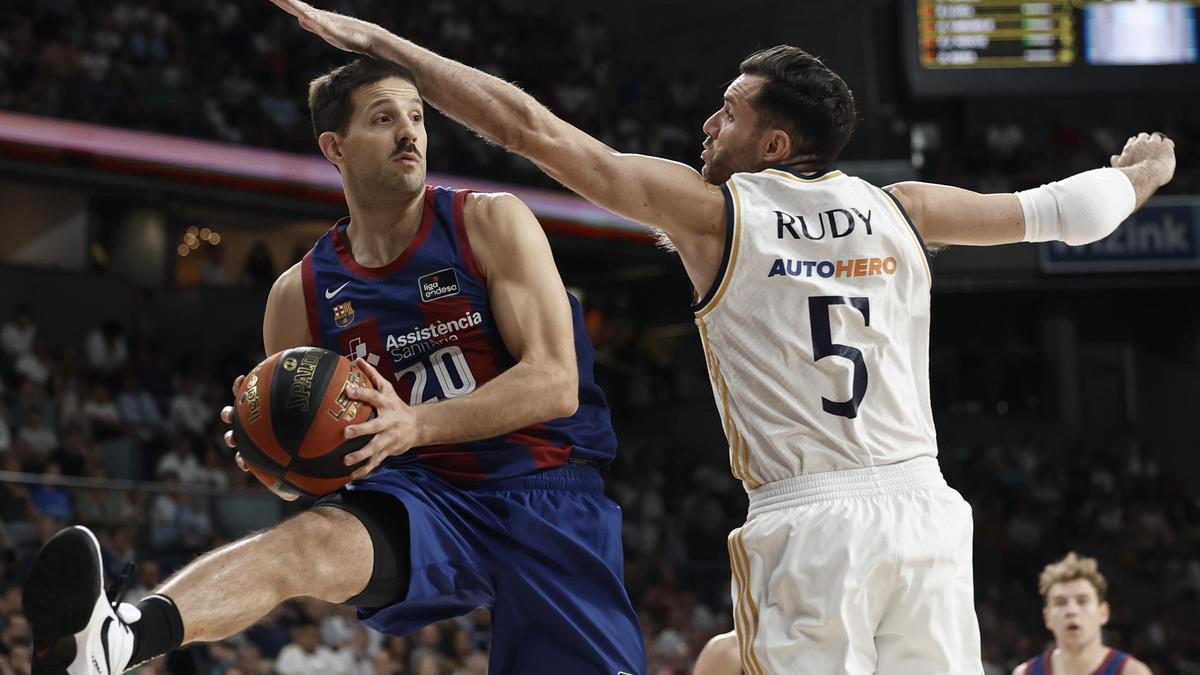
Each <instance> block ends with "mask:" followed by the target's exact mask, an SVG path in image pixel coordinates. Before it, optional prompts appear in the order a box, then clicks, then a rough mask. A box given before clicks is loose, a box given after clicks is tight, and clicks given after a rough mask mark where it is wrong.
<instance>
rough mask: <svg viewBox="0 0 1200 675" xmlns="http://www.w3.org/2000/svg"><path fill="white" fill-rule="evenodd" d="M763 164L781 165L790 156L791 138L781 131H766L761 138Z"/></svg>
mask: <svg viewBox="0 0 1200 675" xmlns="http://www.w3.org/2000/svg"><path fill="white" fill-rule="evenodd" d="M762 148H763V162H764V163H766V164H772V165H774V164H783V163H784V162H785V161H786V160H787V159H788V158H790V157H791V156H792V137H791V136H788V134H787V132H786V131H784V130H783V129H768V130H766V131H765V132H763V138H762Z"/></svg>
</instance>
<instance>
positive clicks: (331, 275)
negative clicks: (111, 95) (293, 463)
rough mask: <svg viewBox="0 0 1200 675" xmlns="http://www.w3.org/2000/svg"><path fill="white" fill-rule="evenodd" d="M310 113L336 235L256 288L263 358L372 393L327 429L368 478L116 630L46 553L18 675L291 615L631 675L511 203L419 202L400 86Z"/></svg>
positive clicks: (216, 563) (391, 74) (503, 669)
mask: <svg viewBox="0 0 1200 675" xmlns="http://www.w3.org/2000/svg"><path fill="white" fill-rule="evenodd" d="M309 104H310V108H311V110H312V119H313V128H314V132H315V133H316V135H317V138H318V144H319V146H320V149H321V152H322V153H323V154H324V155H325V157H326V158H327V159H328V160H329V161H330V162H332V163H333V164H334V165H335V166H337V168H338V170H339V171H340V172H341V176H342V181H343V184H344V186H345V194H346V202H347V204H348V206H349V211H350V217H349V218H347V219H345V220H343V221H341V222H339V223H337V224H336V225H334V227H333V228H332V229H331V230H330V231H329V232H328V233H327V234H326V235H325V236H323V237H322V238H321V239H320V240H319V241H318V242H317V244H316V245H315V246H314V247H313V249H312V251H311V252H310V253H309V254H308V255H306V256H305V257H304V260H303V261H302V262H301V263H300V264H298V265H296V266H294V267H292V268H291V269H289V270H288V271H287V272H285V273H284V274H283V275H282V276H281V277H280V278H279V280H278V281H277V282H276V283H275V285H274V287H273V288H272V289H271V293H270V296H269V298H268V300H267V307H266V312H265V318H264V322H263V340H264V344H265V347H266V351H267V352H268V353H274V352H278V351H280V350H283V349H286V348H289V347H296V346H302V345H318V346H322V347H326V348H329V349H332V350H336V351H338V352H340V353H343V354H347V355H350V356H353V357H356V358H358V359H359V361H360V364H361V365H362V367H363V368H364V369H365V370H366V371H367V372H368V374H369V375H370V377H371V380H372V385H373V386H372V387H371V388H360V389H358V390H357V391H352V392H348V393H349V394H350V395H351V396H353V397H355V398H358V399H359V400H362V401H367V402H369V403H370V404H372V405H373V406H374V407H375V409H376V411H377V413H378V414H377V416H376V417H375V418H374V419H372V420H370V421H368V422H366V423H364V424H361V425H358V426H357V427H350V428H348V429H347V434H348V437H355V436H363V435H371V436H373V437H372V438H371V440H370V441H369V442H368V443H367V445H366V446H365V447H363V448H362V449H361V450H359V451H358V452H356V453H354V454H353V455H351V456H348V457H346V460H345V461H346V464H347V465H351V464H354V463H356V462H358V461H361V460H366V462H367V463H366V465H365V466H363V467H362V468H360V469H359V470H358V471H357V472H356V474H355V475H356V477H357V478H358V479H357V480H355V481H353V482H351V483H350V484H349V485H348V486H347V487H346V488H345V489H343V490H341V491H339V492H337V493H334V494H333V495H331V496H328V497H326V498H324V499H322V500H321V501H319V502H318V503H317V505H316V506H315V507H314V508H312V509H311V510H309V511H306V512H304V513H301V514H300V515H297V516H295V517H294V518H291V519H289V520H287V521H285V522H284V523H282V524H280V525H278V526H276V527H274V528H271V529H269V530H266V531H264V532H260V533H257V534H254V535H251V536H249V537H247V538H245V539H243V540H241V541H238V542H236V543H233V544H230V545H228V546H226V547H224V548H221V549H218V550H216V551H213V552H210V553H208V554H206V555H204V556H202V557H201V558H199V559H198V560H196V561H195V562H193V563H192V564H190V565H188V566H186V567H185V568H184V569H183V570H181V571H180V572H179V573H177V574H176V575H174V576H173V577H172V578H170V579H169V580H168V581H167V582H166V583H164V584H163V585H162V586H160V587H159V588H158V589H156V590H155V592H154V594H153V595H151V596H150V597H149V598H147V599H145V600H142V601H141V602H139V603H138V604H137V606H136V607H135V606H132V605H127V604H123V605H119V606H116V607H112V606H110V605H109V603H108V602H107V600H106V599H105V597H104V592H103V588H102V586H103V578H102V573H101V564H100V551H99V545H98V544H97V542H96V539H95V537H94V536H93V535H92V533H91V532H89V531H88V530H87V529H85V528H82V527H73V528H68V529H67V530H64V531H63V532H61V533H59V534H58V535H56V536H55V537H54V538H53V539H52V540H51V541H50V542H49V543H48V544H47V545H46V546H45V548H43V550H42V552H41V553H40V554H39V556H38V559H37V560H36V562H35V563H34V565H33V567H32V569H31V571H30V573H29V575H28V578H27V581H26V585H25V589H24V591H25V595H24V598H25V608H26V611H27V613H28V615H29V618H30V620H31V622H32V627H33V634H34V646H35V650H36V656H35V658H34V663H33V672H34V673H39V674H41V673H47V674H48V673H70V674H71V675H84V674H85V673H86V674H89V675H109V674H110V673H119V672H123V671H125V670H126V669H128V668H132V667H134V666H136V665H137V664H139V663H142V662H144V661H146V660H148V659H151V658H154V657H156V656H158V655H160V654H163V653H165V652H167V651H169V650H171V649H174V648H177V647H179V646H180V645H182V644H187V643H192V642H207V641H213V640H220V639H223V638H226V637H228V636H230V635H233V634H235V633H238V632H239V631H242V630H244V629H246V628H248V627H249V626H250V625H252V624H253V623H254V622H256V621H258V620H259V619H261V618H262V617H263V616H264V615H266V614H267V613H268V612H269V611H271V609H273V608H274V607H275V606H276V605H278V604H279V603H280V602H283V601H284V600H287V599H289V598H294V597H299V596H310V597H315V598H319V599H322V600H326V601H328V602H333V603H348V604H352V605H354V606H356V607H358V615H359V617H360V618H361V619H362V620H363V621H364V622H365V623H366V624H367V625H368V626H370V627H372V628H374V629H376V630H378V631H381V632H384V633H389V634H405V633H410V632H412V631H415V630H417V629H419V628H420V627H422V626H424V625H426V624H429V623H432V622H434V621H439V620H443V619H448V618H451V617H455V616H459V615H462V614H466V613H467V612H470V611H472V610H474V609H476V608H479V607H489V608H491V610H492V648H491V655H490V659H491V660H490V669H489V670H490V672H493V673H514V674H516V673H520V674H534V675H536V674H545V675H561V674H562V673H572V674H575V673H578V674H580V675H583V674H589V675H591V674H594V675H616V674H618V673H628V674H633V673H638V674H642V673H645V668H646V660H645V655H644V647H643V644H642V633H641V630H640V628H639V625H638V620H637V616H636V614H635V613H634V611H633V608H632V606H631V605H630V602H629V599H628V597H627V595H626V593H625V588H624V584H623V578H622V575H623V565H624V557H623V553H622V547H621V515H620V509H619V508H618V507H617V505H616V504H615V503H613V502H612V501H611V500H609V499H608V498H607V497H605V496H604V494H603V485H602V481H601V478H600V473H599V471H598V469H599V468H600V467H602V466H604V465H605V464H607V463H609V462H610V461H611V460H612V458H613V456H614V453H615V451H616V439H615V436H614V434H613V430H612V427H611V423H610V420H609V412H608V408H607V404H606V403H605V400H604V396H603V395H602V393H601V392H600V390H599V389H598V388H597V387H596V385H595V383H594V382H593V380H592V362H593V352H592V347H591V345H590V343H589V342H588V339H587V337H586V335H585V333H584V331H583V327H582V320H581V316H580V309H579V305H578V303H576V302H575V301H574V300H573V299H571V298H569V296H568V295H567V293H566V291H565V289H564V287H563V284H562V281H561V279H560V278H559V276H558V273H557V270H556V268H555V264H554V259H553V257H552V255H551V252H550V247H549V244H548V242H547V241H546V238H545V235H544V233H543V232H542V229H541V227H540V226H539V224H538V222H537V221H536V220H535V219H534V217H533V215H532V214H531V213H530V212H529V210H528V209H527V208H526V207H525V206H524V204H522V203H521V202H520V201H518V200H517V199H516V198H514V197H512V196H511V195H507V194H469V193H466V192H462V191H455V190H449V189H445V188H434V187H429V186H427V185H425V157H426V148H427V137H426V133H425V125H424V113H425V110H424V105H423V103H422V100H421V94H420V92H419V91H418V89H417V87H416V86H415V84H414V78H413V76H412V75H411V74H410V73H409V72H408V71H406V70H405V69H404V68H402V67H399V66H396V65H394V64H391V63H387V62H382V61H376V60H370V59H362V60H358V61H355V62H353V63H351V64H349V65H346V66H343V67H341V68H338V69H336V70H334V71H332V72H330V73H329V74H327V75H325V76H323V77H320V78H317V79H316V80H314V81H313V83H312V85H311V88H310V92H309ZM234 388H235V390H236V388H237V385H236V384H235V387H234ZM222 415H223V417H224V419H225V421H226V422H229V421H230V420H231V417H230V415H231V410H230V409H229V408H226V409H225V410H224V411H223V412H222ZM226 438H227V442H228V443H229V444H230V445H231V446H233V441H232V439H231V437H230V436H229V435H228V434H227V437H226ZM239 463H241V458H240V456H239ZM280 496H282V497H284V498H288V499H290V498H294V496H295V495H292V494H288V493H285V492H281V495H280Z"/></svg>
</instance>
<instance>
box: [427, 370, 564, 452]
mask: <svg viewBox="0 0 1200 675" xmlns="http://www.w3.org/2000/svg"><path fill="white" fill-rule="evenodd" d="M578 405H579V379H578V373H576V372H575V371H574V369H573V368H570V367H561V368H543V367H539V366H536V365H533V364H529V363H524V362H518V363H517V364H516V365H515V366H513V367H512V368H509V369H508V370H506V371H504V372H503V373H501V374H500V375H498V376H497V377H496V378H495V379H493V380H492V381H490V382H488V383H487V384H485V385H483V386H482V387H480V388H479V389H476V390H475V391H473V392H471V393H470V394H467V395H466V396H461V397H458V398H452V399H447V400H445V401H439V402H437V403H426V404H424V405H419V406H416V407H414V408H413V413H414V415H415V416H416V418H417V422H416V426H417V442H416V443H415V444H414V445H415V446H416V447H420V446H425V445H438V444H442V443H463V442H467V441H478V440H482V439H485V438H493V437H495V436H500V435H503V434H506V433H509V432H511V431H516V430H518V429H524V428H525V427H528V426H531V425H534V424H540V423H542V422H546V421H548V420H552V419H558V418H560V417H567V416H568V415H573V414H574V413H575V410H576V408H577V407H578Z"/></svg>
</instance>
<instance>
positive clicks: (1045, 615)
mask: <svg viewBox="0 0 1200 675" xmlns="http://www.w3.org/2000/svg"><path fill="white" fill-rule="evenodd" d="M1042 623H1044V624H1046V630H1050V608H1049V607H1042Z"/></svg>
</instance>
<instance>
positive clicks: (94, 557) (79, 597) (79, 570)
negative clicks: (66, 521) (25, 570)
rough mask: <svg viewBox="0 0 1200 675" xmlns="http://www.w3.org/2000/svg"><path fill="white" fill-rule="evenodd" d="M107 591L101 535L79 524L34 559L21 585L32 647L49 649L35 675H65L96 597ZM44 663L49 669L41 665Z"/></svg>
mask: <svg viewBox="0 0 1200 675" xmlns="http://www.w3.org/2000/svg"><path fill="white" fill-rule="evenodd" d="M103 593H104V568H103V562H102V558H101V555H100V542H98V541H96V536H95V535H93V534H92V533H91V531H90V530H88V529H87V528H85V527H80V526H78V525H77V526H75V527H68V528H67V529H65V530H62V531H61V532H59V533H58V534H56V535H54V537H53V538H51V539H50V541H49V542H47V543H46V545H45V546H44V547H43V548H42V550H41V552H39V553H38V555H37V558H36V559H34V561H33V565H32V566H31V567H30V569H29V575H28V576H27V577H26V578H25V583H24V585H23V587H22V602H23V603H24V610H25V616H26V617H27V618H28V619H29V624H30V627H31V628H32V629H33V644H34V645H35V647H38V646H42V645H50V646H49V647H42V649H43V650H45V651H43V652H41V653H39V654H37V656H36V658H35V659H34V671H33V672H34V673H37V675H43V674H44V675H52V674H59V673H61V674H64V675H65V673H66V672H67V669H66V664H69V663H71V662H72V661H73V660H74V659H75V634H76V633H78V632H79V631H81V630H83V629H84V628H87V625H88V621H90V620H91V617H92V611H93V610H94V609H95V606H96V599H97V598H99V597H100V596H101V595H102V594H103ZM38 661H42V663H41V664H39V663H38ZM55 662H57V663H55ZM51 664H53V665H51ZM59 664H61V665H59ZM43 665H44V666H49V667H39V666H43Z"/></svg>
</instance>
